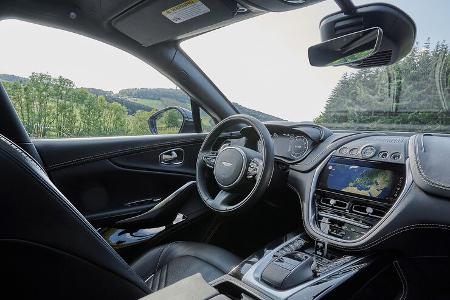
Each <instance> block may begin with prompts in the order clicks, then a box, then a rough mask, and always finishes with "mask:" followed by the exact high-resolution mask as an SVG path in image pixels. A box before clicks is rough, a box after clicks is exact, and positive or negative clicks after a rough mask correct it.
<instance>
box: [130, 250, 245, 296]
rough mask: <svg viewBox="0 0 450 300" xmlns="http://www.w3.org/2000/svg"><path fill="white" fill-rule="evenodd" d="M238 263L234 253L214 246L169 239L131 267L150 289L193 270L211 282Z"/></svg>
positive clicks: (174, 280) (184, 275) (159, 286)
mask: <svg viewBox="0 0 450 300" xmlns="http://www.w3.org/2000/svg"><path fill="white" fill-rule="evenodd" d="M239 262H240V260H239V259H238V258H237V257H236V256H234V255H233V254H231V253H229V252H227V251H225V250H223V249H221V248H218V247H215V246H211V245H205V244H201V243H193V242H173V243H171V244H167V245H164V246H160V247H157V248H154V249H152V250H150V251H149V252H148V253H147V254H145V255H143V256H142V257H141V258H140V259H138V260H137V261H136V262H134V263H133V264H132V265H131V267H132V269H133V270H134V271H135V272H136V273H137V274H138V275H139V276H141V278H142V279H143V280H144V282H145V283H146V284H147V286H148V287H149V288H150V290H151V291H152V292H154V291H157V290H159V289H162V288H164V287H165V286H168V285H170V284H172V283H175V282H177V281H179V280H181V279H183V278H186V277H189V276H191V275H194V274H196V273H200V274H202V276H203V279H205V280H206V281H212V280H214V279H216V278H218V277H220V276H222V275H224V274H226V273H228V272H229V271H231V269H232V268H233V266H236V265H237V264H239Z"/></svg>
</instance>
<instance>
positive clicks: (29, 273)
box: [0, 135, 240, 299]
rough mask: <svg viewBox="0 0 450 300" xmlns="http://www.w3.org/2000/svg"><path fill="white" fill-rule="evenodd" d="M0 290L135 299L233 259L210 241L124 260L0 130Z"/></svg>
mask: <svg viewBox="0 0 450 300" xmlns="http://www.w3.org/2000/svg"><path fill="white" fill-rule="evenodd" d="M0 184H1V189H0V228H1V229H0V253H1V260H2V271H1V272H2V274H3V275H4V276H2V293H3V294H5V295H14V297H15V298H25V297H30V296H31V297H33V298H38V299H40V298H45V299H49V298H59V299H80V298H81V299H85V298H89V299H138V298H141V297H143V296H145V295H147V294H149V293H151V292H154V291H156V290H158V289H161V288H163V287H165V286H167V285H170V284H172V283H174V282H176V281H178V280H181V279H183V278H185V277H188V276H191V275H193V274H195V273H200V274H201V275H202V276H203V278H204V279H205V280H206V281H211V280H213V279H215V278H218V277H219V276H221V275H223V274H226V273H228V272H229V271H230V270H231V269H232V268H233V267H234V266H235V265H237V264H238V263H239V262H240V259H239V258H238V257H236V256H234V255H233V254H231V253H229V252H227V251H225V250H223V249H220V248H218V247H215V246H211V245H207V244H201V243H193V242H173V243H171V244H168V245H163V246H160V247H157V248H154V249H151V250H150V251H148V252H147V253H146V254H144V255H143V256H142V257H141V258H139V259H138V260H137V261H136V262H134V263H133V264H132V265H131V266H130V265H128V264H127V263H126V262H125V261H124V260H123V259H122V258H121V257H120V256H119V255H118V254H117V253H116V252H115V251H114V250H113V249H112V248H111V246H110V245H109V244H108V243H107V242H106V241H105V240H104V239H103V238H102V237H101V236H100V235H99V234H98V232H97V231H96V230H95V229H94V228H93V227H92V226H91V225H90V223H89V222H88V221H87V220H86V219H85V218H84V217H83V216H82V215H81V214H80V212H78V210H77V209H76V208H75V207H74V206H73V205H72V204H71V203H70V202H69V201H68V200H67V199H66V198H65V197H64V195H63V194H62V193H61V192H60V191H59V190H58V189H57V188H56V187H55V185H54V184H53V183H52V182H51V180H50V179H49V177H48V176H47V174H46V172H45V170H44V169H43V168H42V167H41V166H40V165H39V163H37V162H36V161H35V160H34V159H33V158H32V157H31V156H30V155H28V153H26V152H25V151H23V150H22V149H21V148H20V147H19V146H17V145H16V144H14V143H13V142H12V141H10V140H8V139H7V138H5V137H4V136H2V135H0Z"/></svg>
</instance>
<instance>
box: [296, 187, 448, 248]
mask: <svg viewBox="0 0 450 300" xmlns="http://www.w3.org/2000/svg"><path fill="white" fill-rule="evenodd" d="M287 186H288V187H290V188H291V189H292V190H293V191H294V192H295V193H296V194H297V196H298V198H299V200H300V206H301V209H302V210H303V200H302V197H301V196H300V193H299V192H298V191H297V189H296V188H295V187H294V186H293V185H292V184H287ZM302 222H303V226H304V227H305V229H306V228H307V227H306V226H307V225H306V222H305V219H304V218H303V217H302ZM416 229H442V230H448V231H450V226H448V225H444V224H433V223H419V224H412V225H407V226H404V227H401V228H398V229H396V230H394V231H391V232H390V233H387V234H385V235H383V236H381V237H379V238H378V239H376V240H374V241H371V242H369V243H367V244H366V245H362V246H356V247H352V248H348V247H343V246H339V245H334V244H333V245H332V246H333V247H335V248H339V249H345V250H348V251H361V250H368V249H370V248H372V247H374V246H376V245H378V244H380V243H382V242H384V241H385V240H387V239H389V238H391V237H393V236H395V235H398V234H401V233H403V232H406V231H411V230H416ZM305 232H306V234H308V235H309V236H310V237H311V238H312V239H313V240H316V239H317V238H316V237H315V236H314V235H312V234H311V233H310V232H309V231H308V230H305Z"/></svg>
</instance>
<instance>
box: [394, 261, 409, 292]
mask: <svg viewBox="0 0 450 300" xmlns="http://www.w3.org/2000/svg"><path fill="white" fill-rule="evenodd" d="M394 268H395V271H397V274H398V276H399V277H400V282H401V283H402V295H401V296H400V300H405V299H406V296H407V295H408V281H407V280H406V276H405V274H403V270H402V268H401V267H400V264H399V263H398V261H394Z"/></svg>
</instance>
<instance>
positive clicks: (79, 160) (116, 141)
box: [33, 133, 206, 172]
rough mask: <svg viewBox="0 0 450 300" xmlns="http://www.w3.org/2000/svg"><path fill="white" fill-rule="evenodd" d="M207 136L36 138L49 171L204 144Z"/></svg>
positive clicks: (37, 146) (36, 144) (200, 134)
mask: <svg viewBox="0 0 450 300" xmlns="http://www.w3.org/2000/svg"><path fill="white" fill-rule="evenodd" d="M205 136H206V134H203V133H199V134H196V133H194V134H190V133H189V134H174V135H154V136H136V137H107V138H74V139H51V140H50V139H37V140H34V141H33V143H34V144H35V146H36V148H37V149H38V151H39V152H40V153H41V155H42V154H44V155H42V156H43V160H44V164H45V166H46V169H47V171H49V172H51V171H55V170H59V169H63V168H67V167H73V166H78V165H82V164H85V163H89V162H94V161H99V160H104V159H110V158H114V157H117V156H123V155H128V154H133V153H139V152H143V151H148V150H154V149H155V150H157V149H160V148H167V147H171V146H183V145H189V144H193V143H201V142H202V141H203V139H204V138H205Z"/></svg>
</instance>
